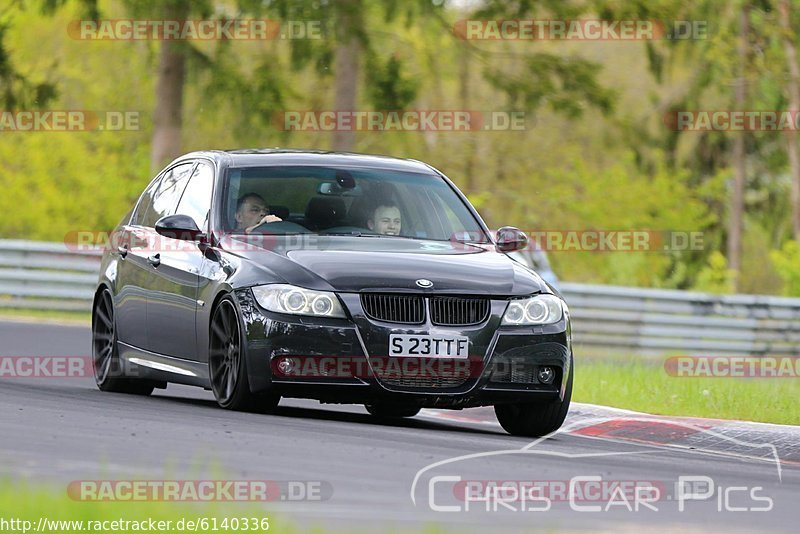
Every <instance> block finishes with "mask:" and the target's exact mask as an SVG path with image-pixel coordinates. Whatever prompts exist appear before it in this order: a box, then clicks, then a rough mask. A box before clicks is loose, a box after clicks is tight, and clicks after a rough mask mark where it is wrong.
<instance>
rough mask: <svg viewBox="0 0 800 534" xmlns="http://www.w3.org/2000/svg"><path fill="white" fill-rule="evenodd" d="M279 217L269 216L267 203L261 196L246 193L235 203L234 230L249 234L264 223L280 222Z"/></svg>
mask: <svg viewBox="0 0 800 534" xmlns="http://www.w3.org/2000/svg"><path fill="white" fill-rule="evenodd" d="M282 220H283V219H281V218H280V217H276V216H275V215H270V214H269V208H267V203H266V202H264V199H263V198H262V197H261V195H258V194H256V193H247V194H246V195H243V196H242V197H241V198H239V200H237V201H236V228H237V229H238V230H244V232H245V233H246V234H249V233H250V232H252V231H253V230H255V229H256V227H258V226H261V225H262V224H265V223H273V222H279V221H282Z"/></svg>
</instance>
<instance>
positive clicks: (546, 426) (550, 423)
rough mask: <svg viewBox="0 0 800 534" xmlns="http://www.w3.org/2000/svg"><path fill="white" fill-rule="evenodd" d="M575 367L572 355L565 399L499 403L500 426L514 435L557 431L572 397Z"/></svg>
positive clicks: (526, 435) (496, 412) (534, 434)
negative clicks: (543, 401)
mask: <svg viewBox="0 0 800 534" xmlns="http://www.w3.org/2000/svg"><path fill="white" fill-rule="evenodd" d="M574 375H575V369H574V367H573V364H572V357H570V372H569V378H568V379H567V387H566V389H565V390H564V400H563V401H562V400H555V401H551V402H546V403H541V402H520V403H515V404H498V405H495V407H494V413H495V415H496V416H497V420H498V421H499V422H500V426H502V427H503V429H504V430H505V431H506V432H508V433H509V434H511V435H512V436H525V437H540V436H546V435H547V434H549V433H551V432H555V431H556V430H558V429H559V428H561V425H562V424H563V423H564V419H565V418H566V417H567V412H568V411H569V404H570V400H571V399H572V377H573V376H574Z"/></svg>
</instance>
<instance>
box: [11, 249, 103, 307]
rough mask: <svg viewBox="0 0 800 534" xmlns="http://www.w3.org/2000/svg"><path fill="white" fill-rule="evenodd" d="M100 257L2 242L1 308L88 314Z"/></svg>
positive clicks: (95, 254)
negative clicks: (86, 312)
mask: <svg viewBox="0 0 800 534" xmlns="http://www.w3.org/2000/svg"><path fill="white" fill-rule="evenodd" d="M100 256H101V253H100V252H97V251H76V250H72V249H70V247H68V246H67V245H65V244H64V243H44V242H37V241H17V240H7V239H0V308H20V309H37V310H67V311H89V309H90V307H91V304H92V295H93V294H94V288H95V285H96V284H97V275H98V269H99V266H100Z"/></svg>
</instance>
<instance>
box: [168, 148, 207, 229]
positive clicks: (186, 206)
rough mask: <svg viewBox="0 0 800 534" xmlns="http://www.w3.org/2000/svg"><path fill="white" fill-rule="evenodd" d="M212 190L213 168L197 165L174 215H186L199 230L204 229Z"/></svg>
mask: <svg viewBox="0 0 800 534" xmlns="http://www.w3.org/2000/svg"><path fill="white" fill-rule="evenodd" d="M213 188H214V168H213V167H211V165H209V164H208V163H199V164H198V165H197V168H196V169H195V170H194V172H193V173H192V177H191V179H190V180H189V185H188V186H186V191H184V192H183V196H182V197H181V201H180V203H178V209H177V211H176V212H175V213H180V214H181V215H188V216H189V217H191V218H192V219H194V222H195V223H196V224H197V227H198V228H200V229H203V228H205V225H206V222H207V221H208V212H209V210H210V209H211V192H212V189H213Z"/></svg>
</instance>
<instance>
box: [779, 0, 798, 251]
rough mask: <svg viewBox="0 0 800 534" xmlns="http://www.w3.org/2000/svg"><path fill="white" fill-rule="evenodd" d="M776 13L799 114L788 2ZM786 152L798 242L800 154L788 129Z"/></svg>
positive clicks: (790, 88) (791, 101)
mask: <svg viewBox="0 0 800 534" xmlns="http://www.w3.org/2000/svg"><path fill="white" fill-rule="evenodd" d="M778 11H779V13H780V21H781V30H782V31H783V35H782V40H783V48H784V50H785V52H786V63H787V66H788V67H789V80H788V83H787V89H788V93H789V110H790V111H791V112H792V113H800V68H798V65H797V49H796V48H795V46H794V41H792V38H793V37H794V32H792V23H791V16H790V11H789V0H781V2H780V4H779V6H778ZM786 142H787V147H786V148H787V151H788V153H789V167H790V169H791V173H792V192H791V196H790V199H791V204H792V235H793V236H794V238H795V239H796V240H798V241H800V153H798V149H797V132H796V131H795V130H792V129H789V130H788V131H787V132H786Z"/></svg>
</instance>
